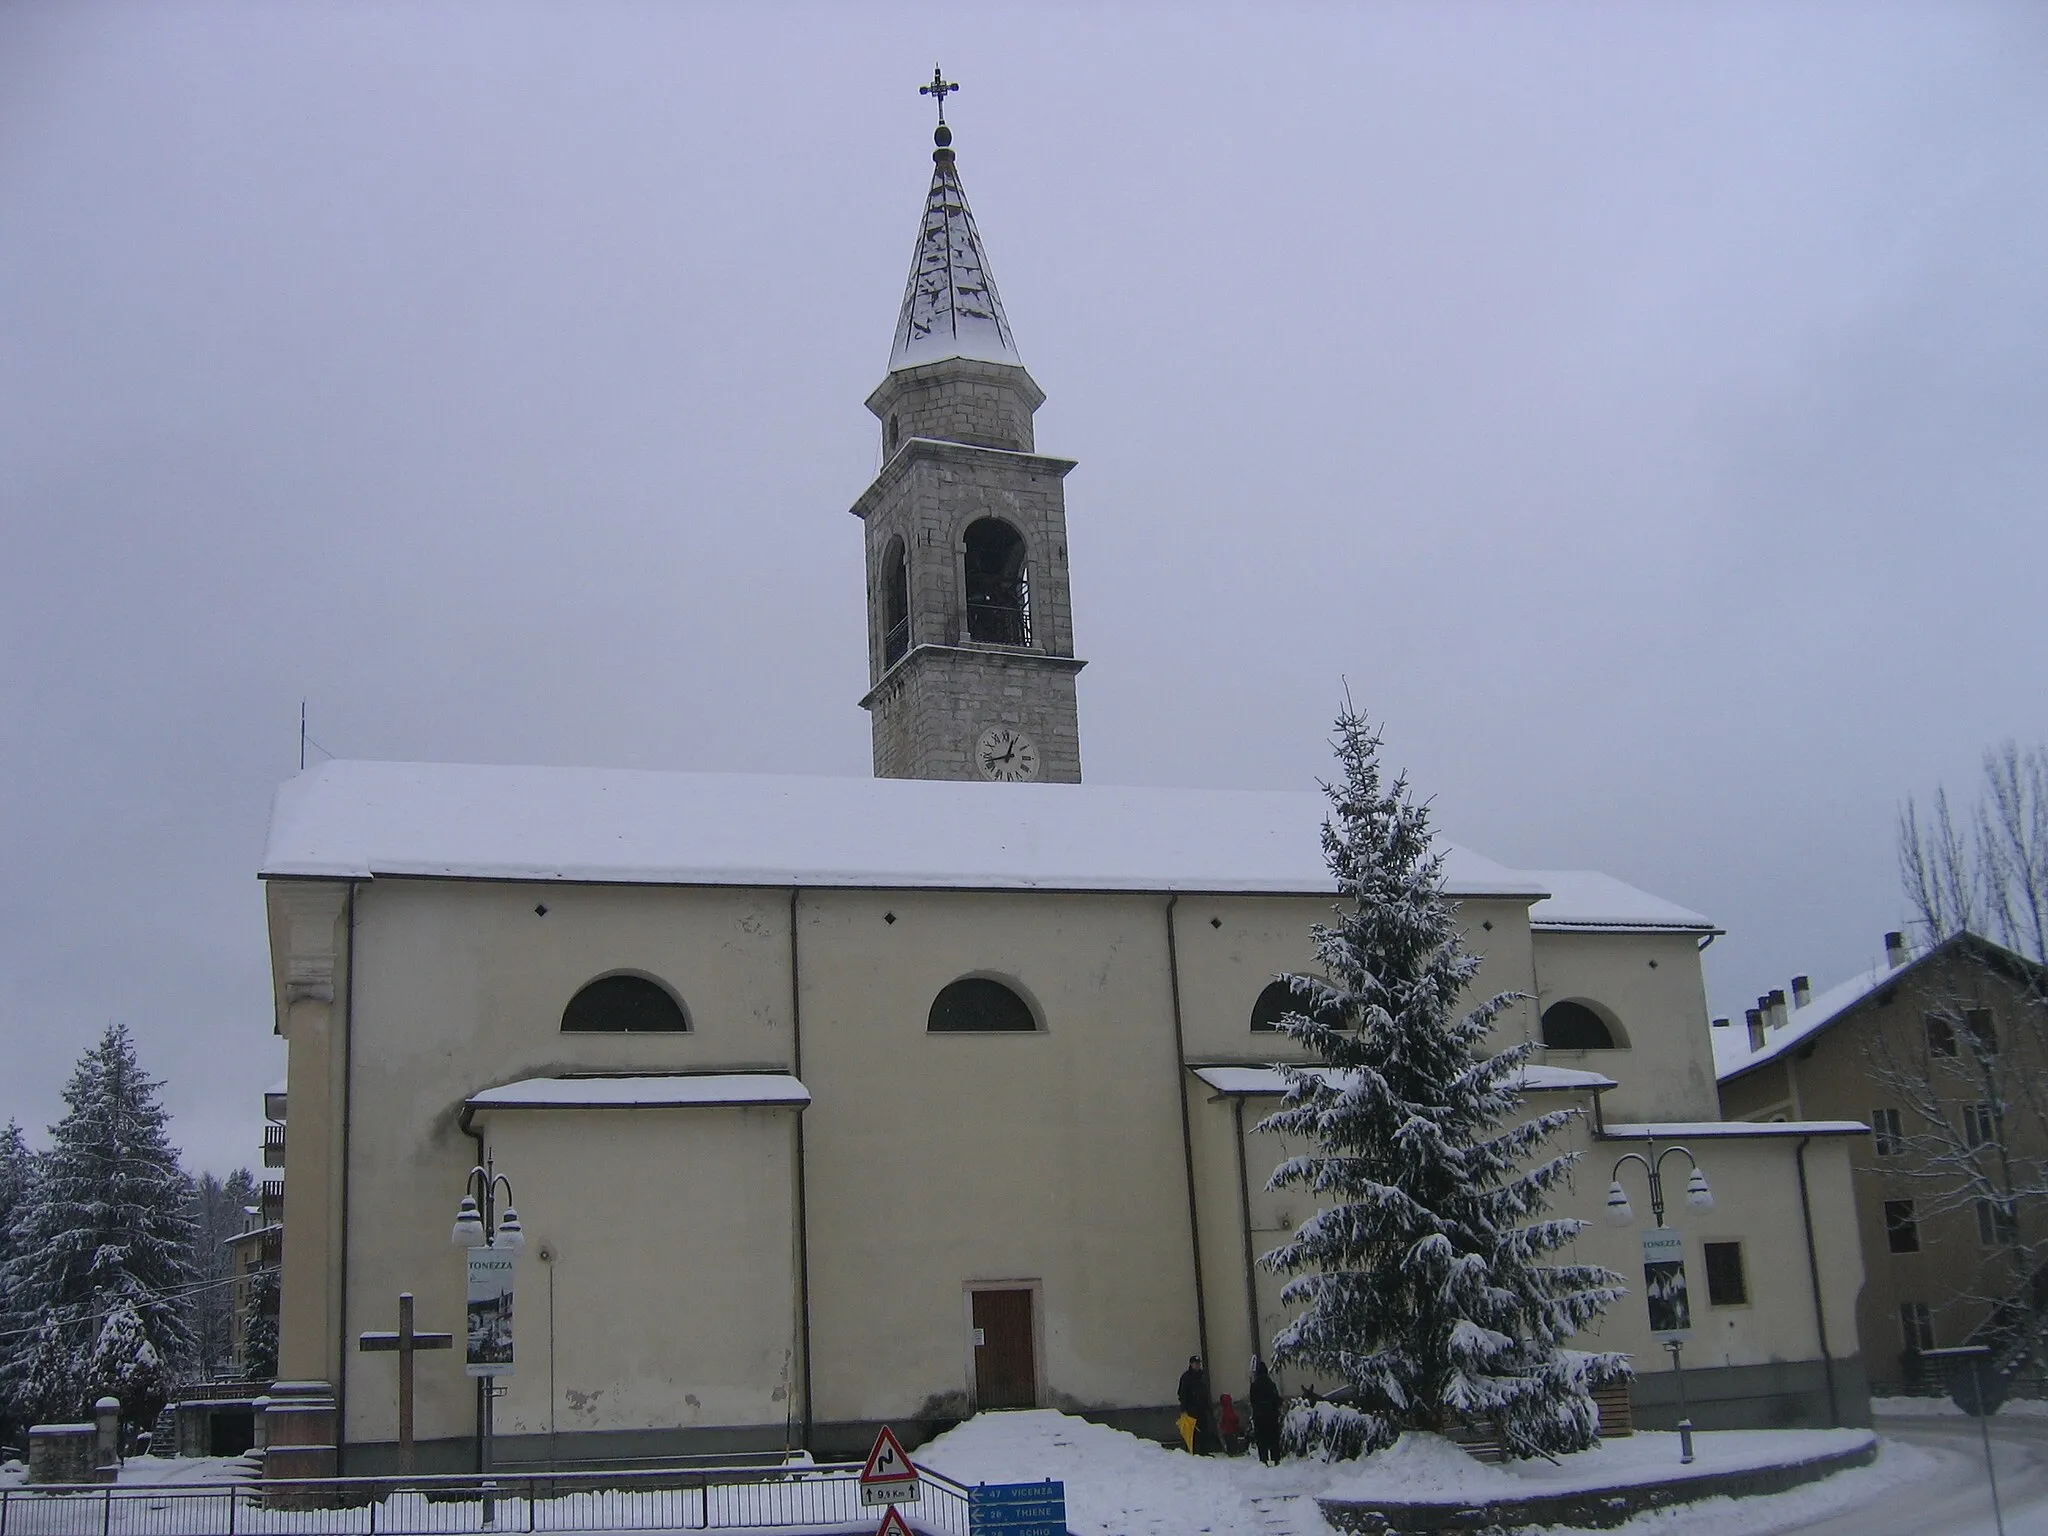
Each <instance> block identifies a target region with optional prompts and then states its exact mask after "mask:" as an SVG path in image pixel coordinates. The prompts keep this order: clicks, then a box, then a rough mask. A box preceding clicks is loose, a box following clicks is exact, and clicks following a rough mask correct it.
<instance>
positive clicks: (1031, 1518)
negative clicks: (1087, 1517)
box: [967, 1482, 1067, 1536]
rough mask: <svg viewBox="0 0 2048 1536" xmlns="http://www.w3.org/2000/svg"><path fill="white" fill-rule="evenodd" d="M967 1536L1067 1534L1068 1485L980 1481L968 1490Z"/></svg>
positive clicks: (1058, 1483) (1058, 1535)
mask: <svg viewBox="0 0 2048 1536" xmlns="http://www.w3.org/2000/svg"><path fill="white" fill-rule="evenodd" d="M967 1527H968V1531H969V1536H1066V1531H1067V1485H1066V1484H1065V1483H1062V1482H1043V1483H983V1484H982V1485H981V1486H980V1487H978V1488H970V1489H968V1490H967Z"/></svg>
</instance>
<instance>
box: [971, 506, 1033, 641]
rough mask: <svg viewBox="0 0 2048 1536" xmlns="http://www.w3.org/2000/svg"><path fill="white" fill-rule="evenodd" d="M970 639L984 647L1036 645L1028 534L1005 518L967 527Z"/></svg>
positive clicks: (984, 519)
mask: <svg viewBox="0 0 2048 1536" xmlns="http://www.w3.org/2000/svg"><path fill="white" fill-rule="evenodd" d="M966 545H967V638H968V639H969V640H972V641H976V642H978V643H980V644H983V645H1029V644H1030V643H1031V590H1030V587H1029V585H1028V584H1027V582H1026V580H1025V576H1024V536H1023V535H1022V534H1021V533H1019V532H1018V531H1017V530H1016V529H1014V528H1012V527H1011V526H1010V525H1009V524H1008V523H1006V522H1004V521H1003V520H1002V519H1001V518H996V517H984V518H981V519H979V520H978V521H976V522H973V523H970V524H969V525H968V528H967V536H966Z"/></svg>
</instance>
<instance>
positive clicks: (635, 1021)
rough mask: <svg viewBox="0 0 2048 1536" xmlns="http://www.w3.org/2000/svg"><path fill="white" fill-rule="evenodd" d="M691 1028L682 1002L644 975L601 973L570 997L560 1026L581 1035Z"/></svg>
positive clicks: (641, 1033)
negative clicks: (609, 974)
mask: <svg viewBox="0 0 2048 1536" xmlns="http://www.w3.org/2000/svg"><path fill="white" fill-rule="evenodd" d="M689 1027H690V1021H689V1019H688V1018H687V1017H685V1016H684V1013H683V1009H682V1005H681V1004H680V1003H678V1002H677V1001H676V1000H675V998H674V997H672V996H671V995H670V994H669V991H668V989H667V988H666V987H664V986H662V985H661V983H660V982H658V981H649V980H648V979H647V978H646V977H645V976H600V977H598V979H597V980H596V981H593V982H592V983H590V985H589V986H587V987H585V988H584V989H583V990H582V991H581V992H578V993H577V994H576V995H575V996H574V997H572V998H570V999H569V1006H568V1007H566V1008H564V1009H563V1010H562V1028H563V1029H564V1030H565V1031H567V1032H569V1033H582V1034H613V1035H617V1034H634V1035H644V1034H671V1035H672V1034H679V1033H681V1032H682V1031H684V1030H686V1029H688V1028H689Z"/></svg>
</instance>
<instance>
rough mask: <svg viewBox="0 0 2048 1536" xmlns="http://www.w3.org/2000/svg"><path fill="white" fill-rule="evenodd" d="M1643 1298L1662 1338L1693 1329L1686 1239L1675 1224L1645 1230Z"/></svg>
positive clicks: (1652, 1327)
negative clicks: (1687, 1294) (1688, 1289)
mask: <svg viewBox="0 0 2048 1536" xmlns="http://www.w3.org/2000/svg"><path fill="white" fill-rule="evenodd" d="M1643 1298H1644V1300H1646V1301H1647V1302H1648V1303H1649V1307H1650V1332H1651V1333H1652V1334H1654V1335H1655V1336H1656V1337H1658V1338H1660V1339H1668V1338H1679V1337H1682V1336H1683V1335H1685V1334H1687V1333H1690V1332H1691V1331H1692V1302H1691V1301H1690V1300H1689V1299H1688V1298H1687V1296H1686V1294H1685V1239H1684V1238H1683V1237H1681V1236H1680V1235H1679V1234H1678V1232H1677V1230H1676V1229H1675V1228H1672V1227H1652V1228H1651V1229H1650V1230H1649V1231H1647V1232H1645V1233H1644V1234H1643Z"/></svg>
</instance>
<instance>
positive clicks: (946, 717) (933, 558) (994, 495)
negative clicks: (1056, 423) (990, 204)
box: [852, 71, 1085, 784]
mask: <svg viewBox="0 0 2048 1536" xmlns="http://www.w3.org/2000/svg"><path fill="white" fill-rule="evenodd" d="M923 89H924V91H925V92H926V93H927V94H930V95H935V96H937V98H938V101H939V106H940V114H939V127H938V132H937V134H936V135H935V140H936V143H937V145H938V147H937V148H936V149H934V150H933V151H932V184H931V191H930V192H929V194H927V196H926V198H925V206H924V221H923V223H922V225H921V226H920V227H919V229H918V236H917V251H916V255H915V257H914V258H913V259H912V262H911V266H910V284H909V287H908V288H907V290H906V291H905V293H904V295H903V312H902V314H901V315H900V316H899V317H898V318H897V321H896V343H895V346H894V347H893V348H892V349H891V350H890V353H889V372H888V375H887V377H885V378H884V379H883V380H882V382H881V384H880V385H879V386H878V387H877V388H876V389H875V392H874V393H873V394H871V395H869V396H868V400H867V406H868V409H869V410H871V411H873V412H874V413H875V415H876V417H877V418H878V419H879V420H880V422H881V425H882V468H881V472H880V473H879V474H877V475H876V476H875V480H874V483H873V484H872V485H870V486H869V487H868V488H867V490H866V491H864V492H863V493H862V494H861V497H860V500H858V501H856V502H855V503H854V504H853V509H852V510H853V515H854V516H855V517H858V518H860V519H861V521H862V522H863V523H865V524H866V527H867V540H866V544H867V584H868V677H869V682H870V686H869V688H868V692H867V695H866V697H864V698H863V699H862V700H861V701H860V702H861V706H862V707H863V708H864V709H866V710H867V711H868V712H869V715H870V717H871V721H872V726H873V730H874V744H875V774H876V776H877V777H879V778H889V779H991V780H998V781H1006V782H1019V781H1032V780H1039V781H1045V782H1050V783H1060V784H1076V783H1079V782H1080V779H1081V736H1080V724H1079V719H1078V716H1077V714H1076V706H1075V700H1074V676H1075V674H1076V673H1078V672H1079V671H1080V670H1081V668H1082V666H1083V665H1085V663H1083V662H1081V661H1078V660H1076V659H1075V656H1074V623H1073V607H1072V603H1071V602H1070V600H1069V596H1068V586H1067V504H1066V492H1065V490H1064V488H1063V486H1062V484H1061V482H1062V481H1063V480H1064V479H1065V478H1066V474H1067V471H1069V470H1070V469H1072V468H1073V467H1074V461H1073V460H1072V459H1055V458H1050V457H1047V456H1046V455H1044V454H1041V453H1039V452H1037V450H1036V447H1035V445H1034V442H1033V439H1032V427H1031V418H1032V413H1033V412H1034V411H1036V410H1037V409H1038V407H1039V406H1040V405H1041V404H1043V403H1044V400H1045V394H1044V392H1043V391H1042V390H1040V389H1039V387H1038V385H1037V384H1035V383H1034V382H1032V378H1031V375H1030V374H1028V373H1026V372H1025V371H1024V364H1023V362H1022V360H1021V359H1020V358H1019V357H1018V356H1017V348H1016V343H1015V341H1014V340H1013V339H1012V337H1011V335H1010V323H1009V321H1008V319H1007V318H1006V317H1005V316H1004V314H1003V304H1002V300H1001V299H999V298H998V297H997V296H996V288H995V282H994V280H993V279H992V278H991V277H990V275H989V270H988V261H987V258H986V257H985V256H984V255H983V253H982V248H981V236H980V234H979V233H978V232H977V231H976V230H975V227H974V215H973V214H972V213H971V212H969V211H968V207H967V195H966V193H965V192H963V191H962V190H961V187H960V173H959V170H958V169H957V167H956V165H955V162H954V158H953V149H952V142H953V134H952V130H951V129H949V128H948V127H947V126H946V122H945V110H944V108H945V93H946V92H947V91H950V90H956V89H958V87H956V86H953V85H950V84H948V83H947V82H946V81H945V80H944V78H943V77H942V76H940V75H939V74H938V73H937V72H936V71H935V72H934V74H933V80H932V84H931V85H929V86H925V87H923Z"/></svg>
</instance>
